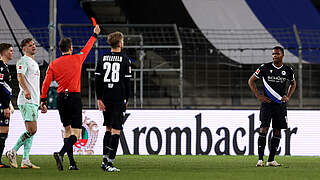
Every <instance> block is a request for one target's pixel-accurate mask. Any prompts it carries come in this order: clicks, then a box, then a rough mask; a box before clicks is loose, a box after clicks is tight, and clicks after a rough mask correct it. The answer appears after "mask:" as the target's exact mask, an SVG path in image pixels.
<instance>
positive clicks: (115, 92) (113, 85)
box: [95, 52, 132, 103]
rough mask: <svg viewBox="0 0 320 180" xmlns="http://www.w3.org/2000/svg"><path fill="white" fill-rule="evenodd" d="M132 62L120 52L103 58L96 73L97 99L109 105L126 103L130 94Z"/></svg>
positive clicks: (111, 53) (108, 54)
mask: <svg viewBox="0 0 320 180" xmlns="http://www.w3.org/2000/svg"><path fill="white" fill-rule="evenodd" d="M131 77H132V75H131V61H130V60H129V58H128V57H126V56H125V55H123V54H122V53H120V52H110V53H107V54H106V55H104V56H102V57H101V58H100V60H99V62H98V64H97V67H96V71H95V78H96V93H97V98H98V99H101V100H103V101H104V102H108V103H125V102H127V101H128V98H129V94H130V86H129V85H130V78H131Z"/></svg>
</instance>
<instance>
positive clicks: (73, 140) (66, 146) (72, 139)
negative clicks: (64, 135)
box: [59, 135, 77, 156]
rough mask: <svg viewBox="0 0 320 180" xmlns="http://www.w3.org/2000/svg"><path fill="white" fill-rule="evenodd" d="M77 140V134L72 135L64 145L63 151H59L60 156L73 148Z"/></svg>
mask: <svg viewBox="0 0 320 180" xmlns="http://www.w3.org/2000/svg"><path fill="white" fill-rule="evenodd" d="M76 142H77V137H76V136H75V135H71V136H70V137H69V138H68V140H67V142H66V143H65V144H64V145H63V147H62V149H61V151H60V152H59V155H60V156H63V155H64V154H65V153H66V152H67V151H69V150H70V149H72V148H73V145H74V143H76Z"/></svg>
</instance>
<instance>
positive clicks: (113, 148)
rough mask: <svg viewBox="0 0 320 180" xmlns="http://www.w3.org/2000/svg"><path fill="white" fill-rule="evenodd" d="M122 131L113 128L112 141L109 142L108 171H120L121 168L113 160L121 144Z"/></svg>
mask: <svg viewBox="0 0 320 180" xmlns="http://www.w3.org/2000/svg"><path fill="white" fill-rule="evenodd" d="M120 132H121V130H119V129H113V128H112V129H111V137H110V143H109V155H108V164H107V167H106V170H107V171H110V172H119V171H120V169H118V168H116V167H114V166H113V162H114V160H115V157H116V154H117V149H118V145H119V140H120Z"/></svg>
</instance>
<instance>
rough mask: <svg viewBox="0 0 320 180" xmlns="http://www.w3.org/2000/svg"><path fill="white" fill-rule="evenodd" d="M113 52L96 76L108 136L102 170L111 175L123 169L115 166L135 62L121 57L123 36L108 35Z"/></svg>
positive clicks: (98, 65)
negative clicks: (133, 63)
mask: <svg viewBox="0 0 320 180" xmlns="http://www.w3.org/2000/svg"><path fill="white" fill-rule="evenodd" d="M107 41H108V43H109V44H110V46H111V52H109V53H107V54H106V55H104V56H103V57H102V58H101V59H100V61H99V62H98V64H97V67H96V72H95V77H96V79H95V81H96V93H97V99H98V102H97V103H98V107H99V110H101V111H103V116H104V123H103V125H104V126H106V132H105V135H104V138H103V162H102V166H101V168H102V169H103V170H105V171H109V172H118V171H120V169H118V168H116V167H114V166H113V161H114V159H115V156H116V153H117V148H118V144H119V139H120V132H121V130H122V125H123V123H124V113H125V109H126V106H127V105H128V100H129V95H130V78H131V76H132V75H131V62H130V60H129V59H128V58H127V57H126V56H124V55H123V54H122V53H121V50H122V48H123V34H122V33H121V32H114V33H111V34H109V35H108V38H107Z"/></svg>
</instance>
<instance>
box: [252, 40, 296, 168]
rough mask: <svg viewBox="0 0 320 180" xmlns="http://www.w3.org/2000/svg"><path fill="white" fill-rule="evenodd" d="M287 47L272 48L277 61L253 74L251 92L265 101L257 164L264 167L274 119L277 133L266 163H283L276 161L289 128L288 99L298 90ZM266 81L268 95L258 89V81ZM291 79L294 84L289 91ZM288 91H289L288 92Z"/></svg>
mask: <svg viewBox="0 0 320 180" xmlns="http://www.w3.org/2000/svg"><path fill="white" fill-rule="evenodd" d="M283 56H284V50H283V48H282V47H280V46H276V47H274V48H273V50H272V58H273V62H270V63H266V64H262V65H261V66H260V67H259V68H258V69H257V70H256V72H255V73H254V74H253V75H252V76H251V77H250V79H249V81H248V84H249V86H250V89H251V91H252V92H253V94H254V95H255V96H256V97H257V99H258V100H259V101H261V107H260V121H261V126H260V132H259V138H258V154H259V160H258V163H257V164H256V166H257V167H261V166H264V162H263V155H264V149H265V146H266V136H267V133H268V130H269V127H270V123H271V120H272V128H273V136H272V138H271V149H270V154H269V159H268V162H267V163H266V166H281V164H279V163H278V162H277V161H275V160H274V156H275V154H276V151H277V149H278V146H279V142H280V139H281V129H287V128H288V125H287V102H288V101H289V100H290V98H291V96H292V94H293V92H294V90H295V89H296V80H295V78H294V72H293V70H292V68H291V67H289V66H287V65H285V64H283V61H282V59H283ZM259 79H260V80H262V82H263V87H264V94H263V95H261V94H260V93H259V91H258V90H257V87H256V85H255V81H257V80H259ZM287 82H289V83H290V85H289V88H288V92H287ZM286 93H287V94H286Z"/></svg>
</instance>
